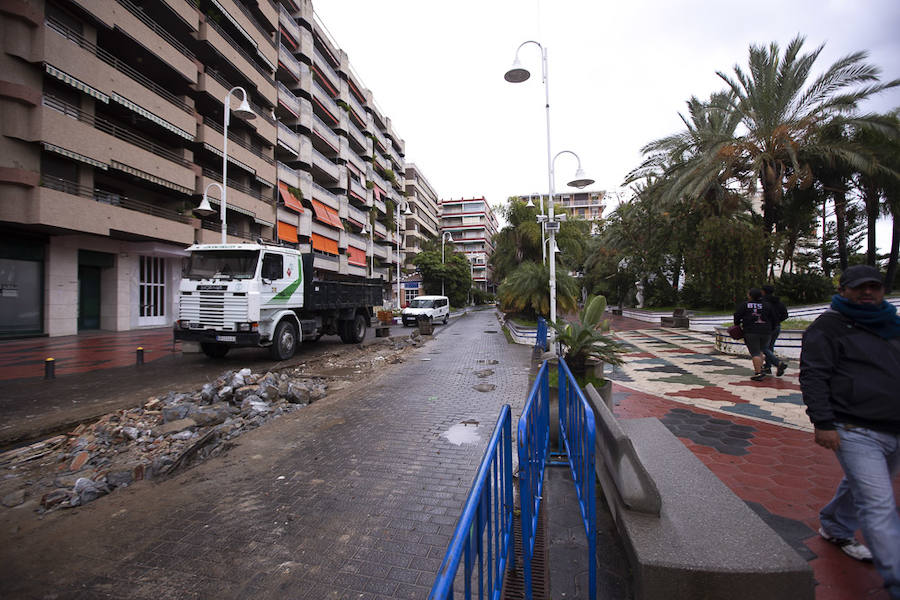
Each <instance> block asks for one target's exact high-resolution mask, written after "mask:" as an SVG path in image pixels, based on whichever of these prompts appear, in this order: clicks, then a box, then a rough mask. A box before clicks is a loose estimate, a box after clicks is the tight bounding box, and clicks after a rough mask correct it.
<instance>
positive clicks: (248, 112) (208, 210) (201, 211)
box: [194, 86, 256, 244]
mask: <svg viewBox="0 0 900 600" xmlns="http://www.w3.org/2000/svg"><path fill="white" fill-rule="evenodd" d="M236 91H240V92H241V95H242V96H243V99H242V100H241V103H240V105H239V106H238V107H237V108H235V109H232V108H231V95H232V94H233V93H234V92H236ZM223 103H224V104H225V116H224V117H223V123H222V129H223V130H224V131H223V132H222V185H219V184H218V183H210V184H209V185H207V186H206V189H205V190H203V202H201V203H200V206H198V207H197V209H196V210H195V211H194V212H196V213H197V214H198V215H200V216H207V215H211V214H212V207H211V206H210V205H209V198H208V197H207V192H208V191H209V188H210V187H212V186H214V185H215V186H218V188H219V191H221V193H222V201H221V202H220V204H221V207H220V209H221V213H220V214H221V218H222V243H223V244H225V243H226V237H225V236H226V211H227V208H226V204H227V200H226V196H227V193H228V122H229V121H230V120H231V113H232V111H233V112H234V114H235V115H236V116H238V117H240V118H241V119H244V120H247V121H249V120H251V119H255V118H256V113H255V112H253V109H252V108H250V103H249V102H247V90H245V89H244V88H242V87H240V86H238V87H233V88H231V89H230V90H228V93H227V94H225V100H224V101H223Z"/></svg>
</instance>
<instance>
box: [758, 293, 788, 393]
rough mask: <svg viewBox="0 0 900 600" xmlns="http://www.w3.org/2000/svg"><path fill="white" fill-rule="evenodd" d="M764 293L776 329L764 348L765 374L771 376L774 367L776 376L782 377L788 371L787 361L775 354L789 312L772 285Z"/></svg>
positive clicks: (764, 300)
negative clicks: (783, 323) (773, 316)
mask: <svg viewBox="0 0 900 600" xmlns="http://www.w3.org/2000/svg"><path fill="white" fill-rule="evenodd" d="M762 293H763V297H762V299H763V302H765V303H766V304H768V305H769V307H770V308H771V309H772V314H774V315H775V321H774V322H773V325H774V327H773V328H772V334H771V335H770V336H769V343H768V344H767V345H766V347H765V348H763V355H764V356H765V357H766V361H765V362H764V363H763V373H765V374H766V375H771V374H772V367H775V374H776V375H778V376H779V377H781V376H782V375H784V372H785V370H786V369H787V361H784V360H781V359H780V358H778V356H777V355H776V354H775V342H776V341H777V340H778V336H779V335H780V334H781V323H782V322H783V321H786V320H787V318H788V310H787V307H786V306H785V305H784V303H783V302H782V301H781V298H779V297H778V296H776V295H775V288H774V287H772V286H771V285H764V286H762Z"/></svg>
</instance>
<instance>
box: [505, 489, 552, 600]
mask: <svg viewBox="0 0 900 600" xmlns="http://www.w3.org/2000/svg"><path fill="white" fill-rule="evenodd" d="M546 524H547V519H546V515H545V514H544V503H543V502H541V508H540V513H539V514H538V523H537V531H536V532H535V538H534V558H533V559H532V561H531V597H532V598H533V599H534V600H549V598H550V572H549V571H548V570H547V566H548V564H549V561H548V560H547V544H546V542H545V540H546V539H547V535H546V533H547V532H546V529H547V525H546ZM513 527H514V528H515V532H516V543H515V552H516V567H517V568H516V570H515V571H507V572H506V580H505V581H504V582H503V595H502V598H503V600H524V598H525V584H524V582H523V581H522V576H523V572H522V521H521V516H516V517H515V518H514V522H513Z"/></svg>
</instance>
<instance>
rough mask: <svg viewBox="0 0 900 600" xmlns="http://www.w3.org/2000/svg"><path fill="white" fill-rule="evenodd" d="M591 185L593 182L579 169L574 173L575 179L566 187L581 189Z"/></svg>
mask: <svg viewBox="0 0 900 600" xmlns="http://www.w3.org/2000/svg"><path fill="white" fill-rule="evenodd" d="M592 183H594V180H593V179H591V178H590V177H588V176H586V175H585V174H584V170H583V169H581V167H579V168H578V170H577V171H575V179H573V180H572V181H570V182H569V183H568V185H569V187H574V188H578V189H581V188H585V187H587V186H589V185H591V184H592Z"/></svg>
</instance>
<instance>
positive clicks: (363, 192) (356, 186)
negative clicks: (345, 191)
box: [350, 178, 371, 200]
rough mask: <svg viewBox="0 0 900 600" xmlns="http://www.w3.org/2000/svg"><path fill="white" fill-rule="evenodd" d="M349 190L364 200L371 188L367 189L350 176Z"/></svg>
mask: <svg viewBox="0 0 900 600" xmlns="http://www.w3.org/2000/svg"><path fill="white" fill-rule="evenodd" d="M350 191H351V192H353V193H354V194H356V195H357V196H359V197H360V198H361V199H363V200H365V199H366V198H367V196H368V194H367V192H371V190H367V189H366V188H365V186H363V185H362V184H361V183H360V182H358V181H357V180H355V179H353V178H350Z"/></svg>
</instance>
